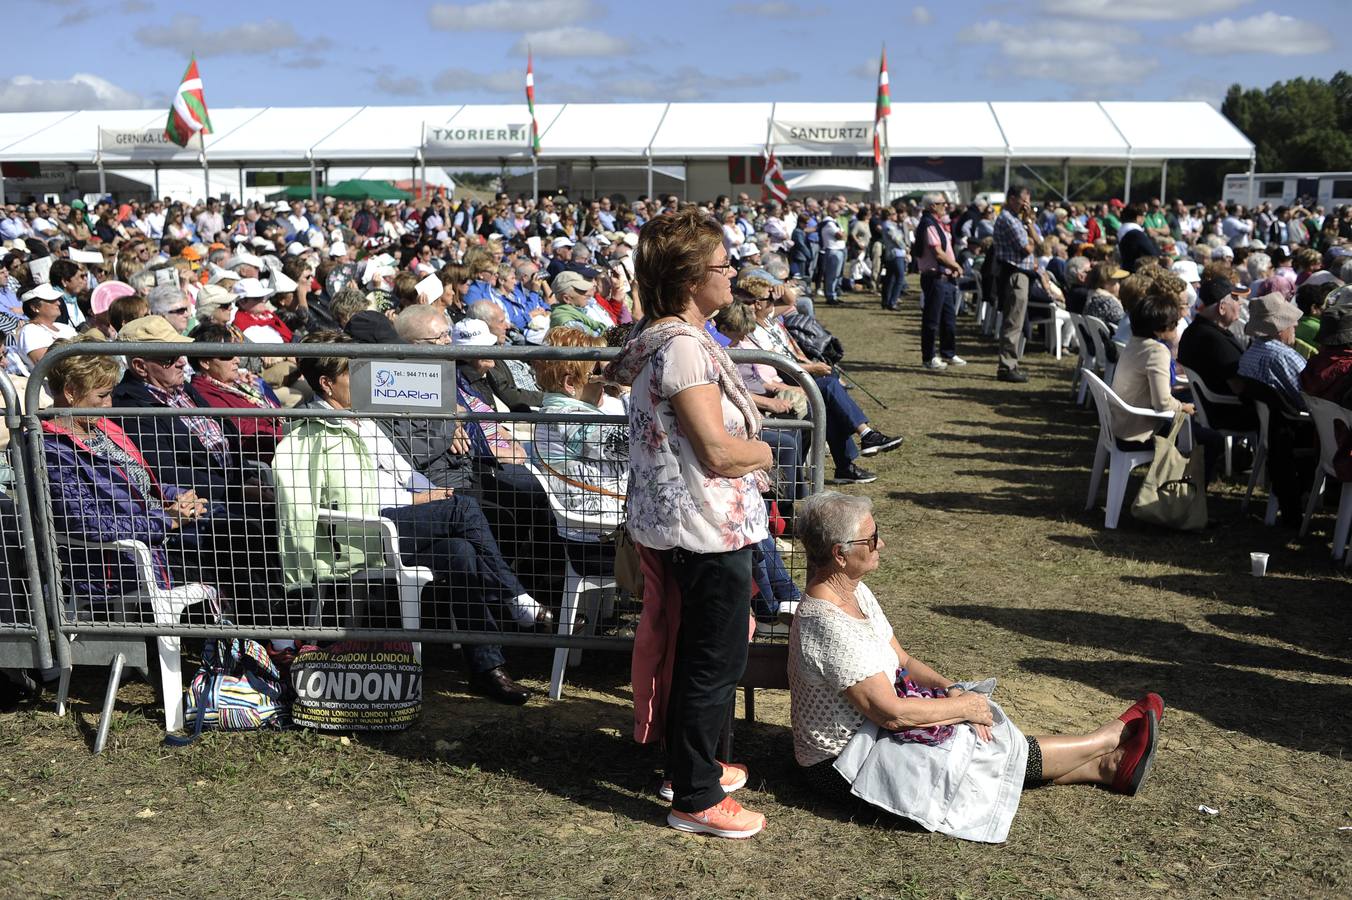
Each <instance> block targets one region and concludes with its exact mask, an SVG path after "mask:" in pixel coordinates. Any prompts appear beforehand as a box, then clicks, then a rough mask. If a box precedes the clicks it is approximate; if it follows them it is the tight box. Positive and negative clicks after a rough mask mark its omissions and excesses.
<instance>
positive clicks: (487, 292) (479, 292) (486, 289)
mask: <svg viewBox="0 0 1352 900" xmlns="http://www.w3.org/2000/svg"><path fill="white" fill-rule="evenodd" d="M480 300H492V301H494V302H496V301H497V298H496V297H494V296H493V288H492V286H491V285H489V283H488V282H487V281H475V282H472V283H471V284H470V286H469V290H468V291H466V292H465V306H469V305H470V304H471V303H478V302H479V301H480Z"/></svg>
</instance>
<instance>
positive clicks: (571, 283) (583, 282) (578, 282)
mask: <svg viewBox="0 0 1352 900" xmlns="http://www.w3.org/2000/svg"><path fill="white" fill-rule="evenodd" d="M550 287H551V288H553V289H554V293H556V294H562V293H563V292H564V291H571V290H577V291H585V292H586V293H588V294H590V293H591V292H592V290H593V285H592V283H591V282H590V281H588V280H587V279H586V278H585V277H583V275H582V273H581V272H573V271H569V270H567V269H565V270H564V271H562V272H560V273H559V274H557V275H555V276H554V281H553V282H552V283H551V284H550Z"/></svg>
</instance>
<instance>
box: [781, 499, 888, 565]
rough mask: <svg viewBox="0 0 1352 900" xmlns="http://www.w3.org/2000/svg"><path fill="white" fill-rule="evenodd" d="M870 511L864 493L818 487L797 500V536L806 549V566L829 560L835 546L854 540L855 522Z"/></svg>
mask: <svg viewBox="0 0 1352 900" xmlns="http://www.w3.org/2000/svg"><path fill="white" fill-rule="evenodd" d="M872 511H873V501H872V500H871V499H869V498H868V497H865V496H861V495H857V494H842V493H841V492H840V491H822V492H821V493H820V494H813V495H812V496H811V497H808V498H807V499H806V500H803V501H800V502H799V503H798V506H797V507H796V509H795V512H796V513H797V515H798V538H799V540H801V541H802V542H803V549H805V550H806V551H807V566H808V569H809V570H812V569H819V568H821V567H822V566H825V565H827V564H828V563H830V562H831V554H832V551H834V550H835V548H836V546H837V545H838V544H842V543H844V542H845V541H852V540H854V539H855V537H854V533H855V532H856V531H857V530H858V529H859V523H860V522H862V521H864V516H867V515H868V514H869V513H870V512H872Z"/></svg>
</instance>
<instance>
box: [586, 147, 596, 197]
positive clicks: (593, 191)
mask: <svg viewBox="0 0 1352 900" xmlns="http://www.w3.org/2000/svg"><path fill="white" fill-rule="evenodd" d="M588 199H591V200H595V199H596V157H594V156H593V157H592V158H591V194H590V195H589V196H588Z"/></svg>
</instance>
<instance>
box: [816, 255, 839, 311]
mask: <svg viewBox="0 0 1352 900" xmlns="http://www.w3.org/2000/svg"><path fill="white" fill-rule="evenodd" d="M821 268H822V292H823V293H825V294H826V302H827V303H832V302H834V301H835V300H836V297H837V295H838V294H839V293H840V272H841V270H842V269H843V268H845V251H844V250H823V251H822V255H821Z"/></svg>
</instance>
